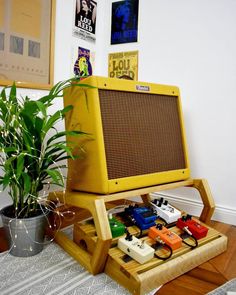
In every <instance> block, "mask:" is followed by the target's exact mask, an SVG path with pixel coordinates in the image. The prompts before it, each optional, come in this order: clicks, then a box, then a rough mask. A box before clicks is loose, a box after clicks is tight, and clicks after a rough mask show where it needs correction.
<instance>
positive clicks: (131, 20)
mask: <svg viewBox="0 0 236 295" xmlns="http://www.w3.org/2000/svg"><path fill="white" fill-rule="evenodd" d="M138 4H139V2H138V0H123V1H118V2H113V3H112V21H111V44H121V43H130V42H137V40H138Z"/></svg>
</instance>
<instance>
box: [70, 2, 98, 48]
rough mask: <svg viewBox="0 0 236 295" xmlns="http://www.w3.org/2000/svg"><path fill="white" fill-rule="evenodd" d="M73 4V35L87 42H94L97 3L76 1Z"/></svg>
mask: <svg viewBox="0 0 236 295" xmlns="http://www.w3.org/2000/svg"><path fill="white" fill-rule="evenodd" d="M75 3H76V4H75V21H74V27H73V35H74V36H75V37H79V38H80V39H83V40H86V41H89V42H95V41H96V35H95V32H96V18H97V1H94V0H76V1H75Z"/></svg>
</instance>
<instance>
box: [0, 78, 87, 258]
mask: <svg viewBox="0 0 236 295" xmlns="http://www.w3.org/2000/svg"><path fill="white" fill-rule="evenodd" d="M76 80H77V79H76V78H72V79H69V80H66V81H62V82H59V83H57V84H56V85H55V86H54V87H53V88H52V89H51V91H50V92H49V93H48V95H45V96H43V97H41V98H39V99H38V100H31V99H30V98H29V97H28V96H25V97H17V88H16V86H15V84H13V85H12V86H10V87H5V88H4V89H3V90H2V91H1V94H0V166H1V176H0V186H1V187H2V188H3V189H8V192H9V195H10V197H11V199H12V205H10V206H7V207H5V208H3V209H2V210H1V211H0V215H1V216H2V220H3V224H4V228H5V231H6V234H7V237H8V239H9V247H10V253H11V254H12V255H15V256H32V255H35V254H37V253H39V252H40V251H41V250H42V249H43V241H44V229H43V228H42V229H40V228H37V227H38V226H39V227H41V226H42V227H45V224H46V221H47V219H46V217H47V214H48V211H49V210H48V206H47V202H46V197H45V196H44V197H43V196H42V191H43V190H44V187H45V185H46V186H48V185H49V184H55V185H59V186H64V177H63V174H62V169H63V168H65V165H63V162H62V161H64V160H66V159H73V158H74V157H73V149H75V148H79V147H75V146H73V145H71V144H70V143H68V142H66V140H65V136H67V135H70V136H84V135H85V133H83V132H80V131H79V130H74V131H61V132H59V131H58V130H57V128H56V126H57V124H58V122H60V121H61V120H63V118H64V116H65V114H66V113H67V112H69V111H70V110H71V109H72V106H67V107H66V108H63V109H61V110H56V111H55V110H54V112H52V110H51V108H50V107H51V106H52V105H53V102H54V100H55V99H56V98H60V97H62V96H63V95H62V91H63V90H64V89H65V88H67V87H70V85H71V83H73V84H74V82H76Z"/></svg>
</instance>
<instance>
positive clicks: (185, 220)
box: [176, 214, 208, 240]
mask: <svg viewBox="0 0 236 295" xmlns="http://www.w3.org/2000/svg"><path fill="white" fill-rule="evenodd" d="M176 226H177V227H178V228H180V229H183V230H187V231H188V230H189V231H190V232H191V233H192V235H193V236H194V237H195V238H196V239H197V240H199V239H202V238H204V237H205V236H206V235H207V233H208V228H207V227H205V226H204V225H202V224H201V223H200V222H199V221H197V220H194V219H192V216H191V215H189V214H187V215H185V216H182V217H181V218H179V219H178V221H177V224H176Z"/></svg>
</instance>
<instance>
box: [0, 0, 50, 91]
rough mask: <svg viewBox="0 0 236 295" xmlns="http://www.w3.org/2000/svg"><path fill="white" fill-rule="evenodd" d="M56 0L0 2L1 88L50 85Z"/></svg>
mask: <svg viewBox="0 0 236 295" xmlns="http://www.w3.org/2000/svg"><path fill="white" fill-rule="evenodd" d="M55 13H56V0H37V1H31V0H0V85H1V86H7V85H12V84H13V82H15V84H16V85H17V87H23V88H32V89H45V90H47V89H50V88H51V87H52V85H53V74H54V73H53V72H54V39H55Z"/></svg>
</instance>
